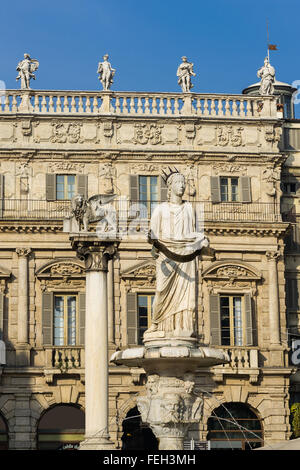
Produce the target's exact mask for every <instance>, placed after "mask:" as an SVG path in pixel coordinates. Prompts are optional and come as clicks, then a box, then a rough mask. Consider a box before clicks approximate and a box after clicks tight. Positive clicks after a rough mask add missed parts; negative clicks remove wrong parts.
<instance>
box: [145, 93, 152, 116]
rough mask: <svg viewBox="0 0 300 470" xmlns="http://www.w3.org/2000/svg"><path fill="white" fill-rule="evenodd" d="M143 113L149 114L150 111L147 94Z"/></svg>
mask: <svg viewBox="0 0 300 470" xmlns="http://www.w3.org/2000/svg"><path fill="white" fill-rule="evenodd" d="M145 114H147V115H148V114H151V113H150V104H149V96H146V97H145Z"/></svg>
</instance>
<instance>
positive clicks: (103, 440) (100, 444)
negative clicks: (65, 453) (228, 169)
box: [79, 437, 116, 450]
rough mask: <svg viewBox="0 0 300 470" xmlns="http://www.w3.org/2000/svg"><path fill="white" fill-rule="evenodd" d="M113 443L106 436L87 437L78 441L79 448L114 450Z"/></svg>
mask: <svg viewBox="0 0 300 470" xmlns="http://www.w3.org/2000/svg"><path fill="white" fill-rule="evenodd" d="M115 449H116V448H115V445H114V443H113V442H112V441H111V440H110V439H109V438H107V437H91V438H89V437H87V438H86V439H85V440H84V441H82V442H81V443H80V446H79V450H115Z"/></svg>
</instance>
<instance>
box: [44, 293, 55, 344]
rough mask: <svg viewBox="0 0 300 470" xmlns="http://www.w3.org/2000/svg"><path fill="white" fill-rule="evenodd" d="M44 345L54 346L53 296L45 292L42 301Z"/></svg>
mask: <svg viewBox="0 0 300 470" xmlns="http://www.w3.org/2000/svg"><path fill="white" fill-rule="evenodd" d="M42 332H43V345H44V346H52V345H53V294H52V292H50V293H48V292H44V293H43V299H42Z"/></svg>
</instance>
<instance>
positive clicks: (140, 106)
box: [131, 96, 143, 114]
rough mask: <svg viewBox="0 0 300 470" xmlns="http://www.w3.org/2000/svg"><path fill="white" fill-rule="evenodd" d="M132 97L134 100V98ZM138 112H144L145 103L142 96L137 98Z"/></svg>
mask: <svg viewBox="0 0 300 470" xmlns="http://www.w3.org/2000/svg"><path fill="white" fill-rule="evenodd" d="M131 99H132V100H133V101H134V98H131ZM137 114H143V103H142V98H141V97H140V96H139V97H138V99H137Z"/></svg>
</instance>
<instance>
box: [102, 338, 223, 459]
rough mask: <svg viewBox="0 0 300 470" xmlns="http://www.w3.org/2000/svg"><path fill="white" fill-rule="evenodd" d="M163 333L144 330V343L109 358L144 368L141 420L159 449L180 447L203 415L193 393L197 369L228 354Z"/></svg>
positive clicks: (194, 340) (208, 365)
mask: <svg viewBox="0 0 300 470" xmlns="http://www.w3.org/2000/svg"><path fill="white" fill-rule="evenodd" d="M163 335H164V333H163V332H155V333H149V334H148V335H147V334H146V335H145V336H144V346H141V347H136V348H130V349H126V350H124V351H117V352H115V353H114V354H113V355H112V357H111V362H113V363H115V364H122V365H126V366H129V367H142V368H144V370H145V372H146V375H147V383H146V395H145V396H140V397H139V398H138V399H137V406H138V409H139V411H140V413H141V418H142V421H143V422H144V423H147V424H148V425H149V426H150V428H151V429H152V431H153V432H154V434H155V436H156V437H157V439H158V441H159V449H160V450H182V449H183V448H184V445H183V444H184V440H185V439H186V435H187V431H188V429H189V427H190V426H191V424H193V423H196V422H199V421H200V420H201V418H202V412H203V398H202V396H198V395H196V394H195V377H196V373H197V369H199V368H201V367H203V368H206V367H210V366H215V365H218V364H223V363H225V362H228V356H227V354H226V353H225V352H224V351H222V350H219V349H213V348H208V347H199V345H198V343H197V340H196V339H192V338H189V339H187V338H184V337H175V336H174V337H172V338H164V337H163Z"/></svg>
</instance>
